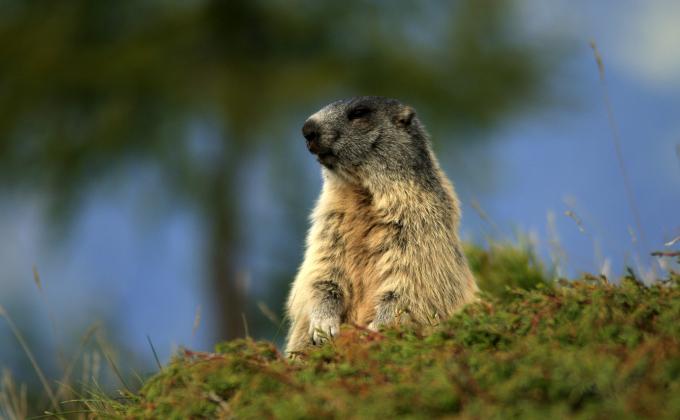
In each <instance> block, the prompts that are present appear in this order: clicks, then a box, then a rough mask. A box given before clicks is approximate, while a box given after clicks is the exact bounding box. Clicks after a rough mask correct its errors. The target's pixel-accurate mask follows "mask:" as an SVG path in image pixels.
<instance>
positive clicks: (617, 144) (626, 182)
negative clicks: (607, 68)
mask: <svg viewBox="0 0 680 420" xmlns="http://www.w3.org/2000/svg"><path fill="white" fill-rule="evenodd" d="M590 48H592V50H593V55H594V56H595V62H596V63H597V70H598V73H599V74H600V84H601V86H602V99H603V101H604V106H605V108H606V110H607V119H608V120H609V126H610V128H611V130H612V142H613V143H614V150H615V151H616V160H617V161H618V163H619V169H620V170H621V175H622V177H623V186H624V188H625V190H626V197H627V198H628V205H629V206H630V211H631V212H632V213H633V218H634V219H635V228H636V229H637V231H638V233H639V235H640V239H642V243H643V244H644V243H645V242H646V240H645V233H644V230H643V229H642V222H641V219H640V212H639V211H638V206H637V203H636V202H635V197H634V196H633V188H632V187H631V183H630V177H629V176H628V171H627V170H626V165H625V164H624V162H623V153H622V152H621V134H620V133H619V127H618V124H617V123H616V118H615V117H614V110H613V107H612V104H611V100H610V98H609V88H608V86H607V79H606V78H605V73H604V63H603V61H602V56H601V55H600V51H599V50H598V49H597V44H595V41H590Z"/></svg>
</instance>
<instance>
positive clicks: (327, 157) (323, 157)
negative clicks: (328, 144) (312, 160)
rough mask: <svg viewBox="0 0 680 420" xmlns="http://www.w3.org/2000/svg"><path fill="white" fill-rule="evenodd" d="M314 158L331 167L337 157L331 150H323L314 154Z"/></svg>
mask: <svg viewBox="0 0 680 420" xmlns="http://www.w3.org/2000/svg"><path fill="white" fill-rule="evenodd" d="M316 159H317V160H318V161H319V163H320V164H322V165H323V166H325V167H327V168H328V169H333V167H334V166H335V163H336V162H337V160H338V158H337V157H336V156H335V155H334V154H333V152H331V151H324V152H322V153H319V154H317V155H316Z"/></svg>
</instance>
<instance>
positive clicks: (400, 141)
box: [302, 96, 431, 178]
mask: <svg viewBox="0 0 680 420" xmlns="http://www.w3.org/2000/svg"><path fill="white" fill-rule="evenodd" d="M302 133H303V135H304V137H305V138H306V139H307V147H308V148H309V150H310V152H312V153H313V154H315V155H316V156H317V159H318V160H319V163H321V164H322V165H323V166H324V167H326V168H327V169H328V170H330V171H333V172H335V173H338V174H339V175H341V176H345V177H348V178H356V177H361V176H362V169H363V168H365V167H370V168H371V170H373V171H375V170H376V169H380V170H381V171H383V172H384V173H393V174H399V173H402V174H405V173H408V172H412V171H418V172H422V171H423V169H429V167H430V166H431V159H430V152H429V140H428V139H427V135H426V134H425V130H424V128H423V127H422V125H421V123H420V121H419V120H418V118H417V116H416V114H415V111H414V110H413V108H411V107H409V106H407V105H404V104H402V103H401V102H399V101H398V100H396V99H389V98H383V97H379V96H359V97H355V98H350V99H344V100H340V101H336V102H333V103H331V104H329V105H327V106H326V107H324V108H322V109H321V110H320V111H318V112H317V113H315V114H314V115H312V116H311V117H309V119H307V121H306V122H305V124H304V126H303V128H302Z"/></svg>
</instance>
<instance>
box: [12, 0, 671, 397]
mask: <svg viewBox="0 0 680 420" xmlns="http://www.w3.org/2000/svg"><path fill="white" fill-rule="evenodd" d="M678 22H680V3H678V2H677V1H673V0H668V1H655V2H637V1H634V0H616V1H613V0H612V1H603V2H596V3H594V2H589V1H586V0H582V1H581V0H580V1H573V0H561V1H554V2H550V4H548V3H546V2H542V1H539V0H515V1H510V0H506V1H501V0H483V1H480V0H460V1H453V2H447V1H431V2H420V3H419V4H417V5H416V4H415V3H414V2H409V1H400V0H397V1H368V0H346V1H344V2H333V3H331V2H328V3H324V2H318V1H311V0H309V1H303V0H294V1H283V0H271V1H241V0H230V1H219V0H192V1H168V0H165V1H159V0H139V1H135V2H121V1H117V0H98V1H88V0H80V1H75V0H72V1H62V2H46V1H37V0H36V1H28V0H0V238H1V241H0V315H2V316H3V317H4V319H0V368H4V369H7V371H11V373H12V374H13V376H14V378H15V380H16V381H17V382H19V383H25V384H27V385H28V386H29V389H34V388H35V387H38V386H39V381H38V376H37V375H36V369H35V367H34V366H32V365H31V363H30V362H29V358H28V357H27V354H26V347H27V348H30V349H31V351H32V352H33V353H34V354H35V359H36V361H37V363H38V364H39V365H40V368H41V369H42V370H44V372H45V376H46V377H47V378H48V381H49V382H50V383H52V384H57V383H58V381H60V380H63V379H64V376H65V373H64V372H65V371H69V369H70V370H71V371H73V372H77V375H79V376H78V378H75V376H76V373H73V374H71V373H69V375H70V376H68V377H66V382H69V383H78V381H79V380H80V379H79V378H80V376H82V377H84V378H85V379H83V381H84V382H87V377H88V375H89V374H90V373H92V372H91V371H92V370H93V369H98V366H99V364H100V359H111V361H112V362H115V364H116V366H118V368H119V370H120V371H121V372H122V376H123V377H130V376H132V375H133V373H132V372H137V373H139V374H140V375H144V374H146V373H148V372H151V371H153V370H154V369H156V367H155V366H154V363H155V362H154V350H155V352H156V353H157V355H158V357H159V359H160V361H161V362H165V361H167V359H168V357H170V355H171V354H172V352H173V351H175V350H176V349H177V348H178V346H186V347H189V348H192V349H197V350H209V349H210V348H211V347H212V345H213V344H214V343H215V342H217V341H219V340H223V339H228V338H233V337H241V336H244V335H245V334H248V335H250V336H253V337H257V338H265V339H269V340H274V341H276V342H278V343H280V342H281V341H282V340H283V338H284V336H285V330H286V327H285V325H282V324H281V319H282V314H283V312H282V307H283V305H282V304H283V300H284V298H285V294H286V292H287V290H288V287H289V284H290V282H291V280H292V278H293V276H294V274H295V270H296V267H297V265H298V264H299V262H300V261H301V258H302V252H303V242H304V234H305V229H306V227H307V217H308V214H309V211H310V209H311V208H312V206H313V204H314V200H315V197H316V195H317V194H318V191H319V188H320V185H321V180H320V175H319V172H320V171H319V168H318V165H317V164H316V162H315V161H314V159H312V158H311V157H310V156H309V155H308V153H307V151H306V149H305V146H304V141H303V138H302V136H301V134H300V128H301V125H302V123H303V122H304V120H305V119H306V117H307V116H308V115H310V114H312V113H313V112H315V111H316V110H317V109H319V108H320V107H321V106H323V105H325V104H326V103H328V102H331V101H332V100H335V99H339V98H343V97H348V96H353V95H364V94H370V95H383V96H390V97H396V98H399V99H401V100H402V101H404V102H406V103H409V104H411V105H413V106H414V107H415V108H416V109H417V111H418V112H419V114H420V118H421V120H422V121H423V122H424V123H425V124H426V126H427V127H428V129H429V130H430V132H431V134H432V137H433V142H434V145H435V149H436V152H437V155H438V156H439V159H440V160H441V163H442V166H443V167H444V169H445V170H446V172H447V174H448V175H449V177H450V178H452V180H453V181H454V183H455V185H456V188H457V191H458V193H459V195H460V198H461V201H462V204H463V212H464V216H463V221H462V227H461V229H462V234H463V237H464V238H465V239H466V240H468V241H470V242H471V243H475V244H478V245H479V246H482V247H484V246H487V245H488V244H489V243H490V241H501V242H503V241H519V242H524V243H528V244H530V245H531V246H532V247H533V249H535V251H536V253H537V254H538V256H539V257H540V258H541V259H542V260H543V261H544V262H545V264H546V265H547V266H550V267H551V268H552V269H553V271H554V273H556V274H557V275H559V276H567V277H572V276H576V275H578V274H579V273H581V272H592V273H605V274H608V275H611V276H617V275H620V274H622V273H623V272H624V270H625V269H626V267H631V268H632V269H633V270H635V271H636V272H637V273H638V275H639V276H640V277H641V278H643V279H651V278H652V277H653V276H654V275H655V273H656V272H657V271H658V270H659V269H660V267H659V265H658V261H657V260H656V259H654V258H652V257H650V256H649V254H650V252H651V251H658V250H669V247H671V245H669V246H664V244H665V243H669V242H671V241H672V239H673V238H675V237H677V236H679V235H680V218H679V217H678V215H679V214H680V210H679V209H680V115H679V112H680V42H678V40H679V39H680V26H679V25H678V24H677V23H678ZM591 41H594V42H595V43H596V45H597V48H598V50H599V52H600V54H601V59H602V63H603V65H604V67H603V71H604V72H601V71H600V70H599V69H598V66H597V64H596V59H595V55H594V53H593V50H592V49H591V46H590V45H589V44H590V42H591ZM602 76H604V79H602ZM609 112H611V113H612V115H613V117H614V120H613V121H614V125H612V124H611V121H612V120H610V117H609V115H608V113H609ZM617 133H618V134H617ZM616 136H618V141H619V146H620V147H619V150H620V157H621V159H619V158H618V156H617V150H616V146H615V144H616V143H615V138H616ZM621 163H623V171H622V166H621ZM624 173H625V175H624ZM627 179H628V181H627ZM627 184H628V187H626V185H627ZM675 248H677V245H675ZM10 319H11V322H10V321H8V320H10ZM12 322H13V324H12ZM13 326H14V327H16V328H15V329H16V330H18V331H20V332H21V334H22V335H23V336H24V337H25V340H26V346H22V345H20V343H19V342H18V341H17V339H16V333H15V332H13V331H12V327H13ZM150 343H153V350H152V345H151V344H150ZM101 364H102V365H105V363H103V362H101ZM88 369H89V370H88ZM102 369H103V368H102ZM108 375H109V377H108V379H107V378H106V377H104V378H102V379H101V382H102V384H106V383H108V382H111V381H112V380H113V379H111V378H112V374H111V373H109V374H108ZM89 376H91V375H89ZM57 386H58V385H54V387H55V388H56V387H57ZM102 386H105V385H102ZM36 398H37V397H36ZM41 398H44V397H41Z"/></svg>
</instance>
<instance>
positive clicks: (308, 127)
mask: <svg viewBox="0 0 680 420" xmlns="http://www.w3.org/2000/svg"><path fill="white" fill-rule="evenodd" d="M302 135H303V136H304V137H305V139H307V148H308V149H309V150H310V151H311V152H312V153H316V151H317V150H318V148H319V124H317V123H316V121H314V120H307V121H305V125H303V126H302Z"/></svg>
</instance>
